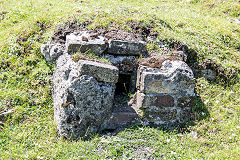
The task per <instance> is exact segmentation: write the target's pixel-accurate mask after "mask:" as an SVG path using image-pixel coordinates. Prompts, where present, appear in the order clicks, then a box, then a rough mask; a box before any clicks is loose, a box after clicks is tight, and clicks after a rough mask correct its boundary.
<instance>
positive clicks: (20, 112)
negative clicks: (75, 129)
mask: <svg viewBox="0 0 240 160" xmlns="http://www.w3.org/2000/svg"><path fill="white" fill-rule="evenodd" d="M238 19H240V4H239V2H238V1H237V0H228V1H221V0H180V1H177V0H165V1H163V0H162V1H161V0H159V1H158V0H148V1H144V0H113V1H103V0H95V1H94V0H81V1H80V0H65V1H64V0H54V1H53V0H52V1H49V0H48V1H47V0H41V1H40V0H35V1H32V0H18V1H17V0H0V113H2V112H5V111H8V110H10V109H14V113H13V114H12V116H11V117H9V118H8V119H6V120H5V121H4V123H3V124H0V159H8V158H13V159H81V158H82V159H84V158H86V159H110V158H112V159H114V158H119V159H128V158H129V159H131V158H132V159H144V158H145V159H148V158H150V159H151V158H152V159H154V158H156V159H157V158H167V159H170V158H173V159H178V158H179V159H192V158H195V159H200V158H203V159H239V157H240V154H239V153H240V147H239V146H240V83H239V70H240V25H239V23H238V21H237V20H238ZM69 23H73V24H76V25H79V26H85V27H86V28H88V29H89V30H98V31H102V32H104V31H105V30H111V27H114V28H118V29H119V30H121V31H123V32H124V33H126V34H127V33H128V34H131V33H133V32H134V34H136V35H137V34H140V35H142V36H143V37H144V36H146V35H151V36H153V37H154V38H157V40H159V41H162V42H163V43H164V45H165V46H166V47H168V48H170V50H176V49H179V48H184V49H185V50H187V52H188V53H190V55H192V56H193V61H190V62H189V64H190V65H192V67H194V66H197V65H200V64H203V63H204V62H205V61H206V60H211V61H213V63H214V64H216V66H219V67H220V68H221V70H219V75H218V76H219V77H218V79H217V80H216V81H208V80H206V79H204V78H203V77H197V86H196V93H197V95H198V96H197V97H196V104H195V106H194V110H195V111H196V121H195V123H194V125H191V126H186V128H184V129H182V130H180V129H179V130H176V131H166V130H162V129H161V128H154V127H150V126H144V125H142V124H139V125H136V126H132V127H130V128H126V129H121V130H119V131H118V132H114V133H112V134H103V135H102V134H96V135H93V136H92V138H91V139H89V140H78V141H69V140H64V139H61V138H59V137H58V135H57V130H56V125H55V123H54V120H53V105H52V99H51V75H52V72H53V69H54V65H49V64H47V63H46V61H45V60H44V58H43V57H42V55H41V53H40V45H41V44H43V43H47V42H49V41H51V40H52V41H53V39H52V38H51V37H52V36H53V35H56V34H57V32H58V31H59V30H61V28H62V27H63V28H64V26H66V24H69ZM62 38H63V39H64V37H62ZM148 49H149V51H152V50H154V51H156V52H158V51H161V48H159V47H158V46H157V45H156V44H155V43H151V44H148ZM219 67H216V68H219ZM220 73H224V74H223V75H224V76H222V74H220ZM223 77H224V78H223Z"/></svg>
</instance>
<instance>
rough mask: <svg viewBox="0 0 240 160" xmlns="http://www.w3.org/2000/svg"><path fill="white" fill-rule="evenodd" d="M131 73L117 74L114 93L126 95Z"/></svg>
mask: <svg viewBox="0 0 240 160" xmlns="http://www.w3.org/2000/svg"><path fill="white" fill-rule="evenodd" d="M130 83H131V75H127V74H119V79H118V82H117V84H116V90H115V95H128V93H129V91H130V89H129V88H130Z"/></svg>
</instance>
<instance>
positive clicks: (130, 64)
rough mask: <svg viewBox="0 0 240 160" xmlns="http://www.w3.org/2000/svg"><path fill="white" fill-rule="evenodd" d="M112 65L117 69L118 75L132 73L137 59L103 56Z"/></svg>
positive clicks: (132, 57)
mask: <svg viewBox="0 0 240 160" xmlns="http://www.w3.org/2000/svg"><path fill="white" fill-rule="evenodd" d="M105 58H107V59H108V60H109V61H110V63H112V65H114V66H116V67H118V69H119V71H120V73H121V72H132V71H134V70H136V61H137V58H136V57H135V56H113V55H105Z"/></svg>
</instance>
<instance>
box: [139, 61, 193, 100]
mask: <svg viewBox="0 0 240 160" xmlns="http://www.w3.org/2000/svg"><path fill="white" fill-rule="evenodd" d="M137 78H138V81H137V87H138V88H139V89H140V91H141V92H143V93H155V94H160V93H163V94H185V95H193V94H194V87H195V79H194V75H193V72H192V70H191V68H190V67H188V65H187V64H186V63H185V62H183V61H169V60H167V61H164V62H163V66H162V67H161V68H160V69H159V68H149V67H141V68H140V69H139V70H138V77H137Z"/></svg>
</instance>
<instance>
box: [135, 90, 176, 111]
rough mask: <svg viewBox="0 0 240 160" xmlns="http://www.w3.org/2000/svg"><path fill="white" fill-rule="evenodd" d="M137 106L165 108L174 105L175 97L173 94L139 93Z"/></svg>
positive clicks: (140, 107)
mask: <svg viewBox="0 0 240 160" xmlns="http://www.w3.org/2000/svg"><path fill="white" fill-rule="evenodd" d="M137 106H138V108H139V109H143V108H149V107H151V106H154V107H159V108H165V107H173V106H174V98H173V97H172V96H171V95H159V94H144V93H140V92H138V93H137Z"/></svg>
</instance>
